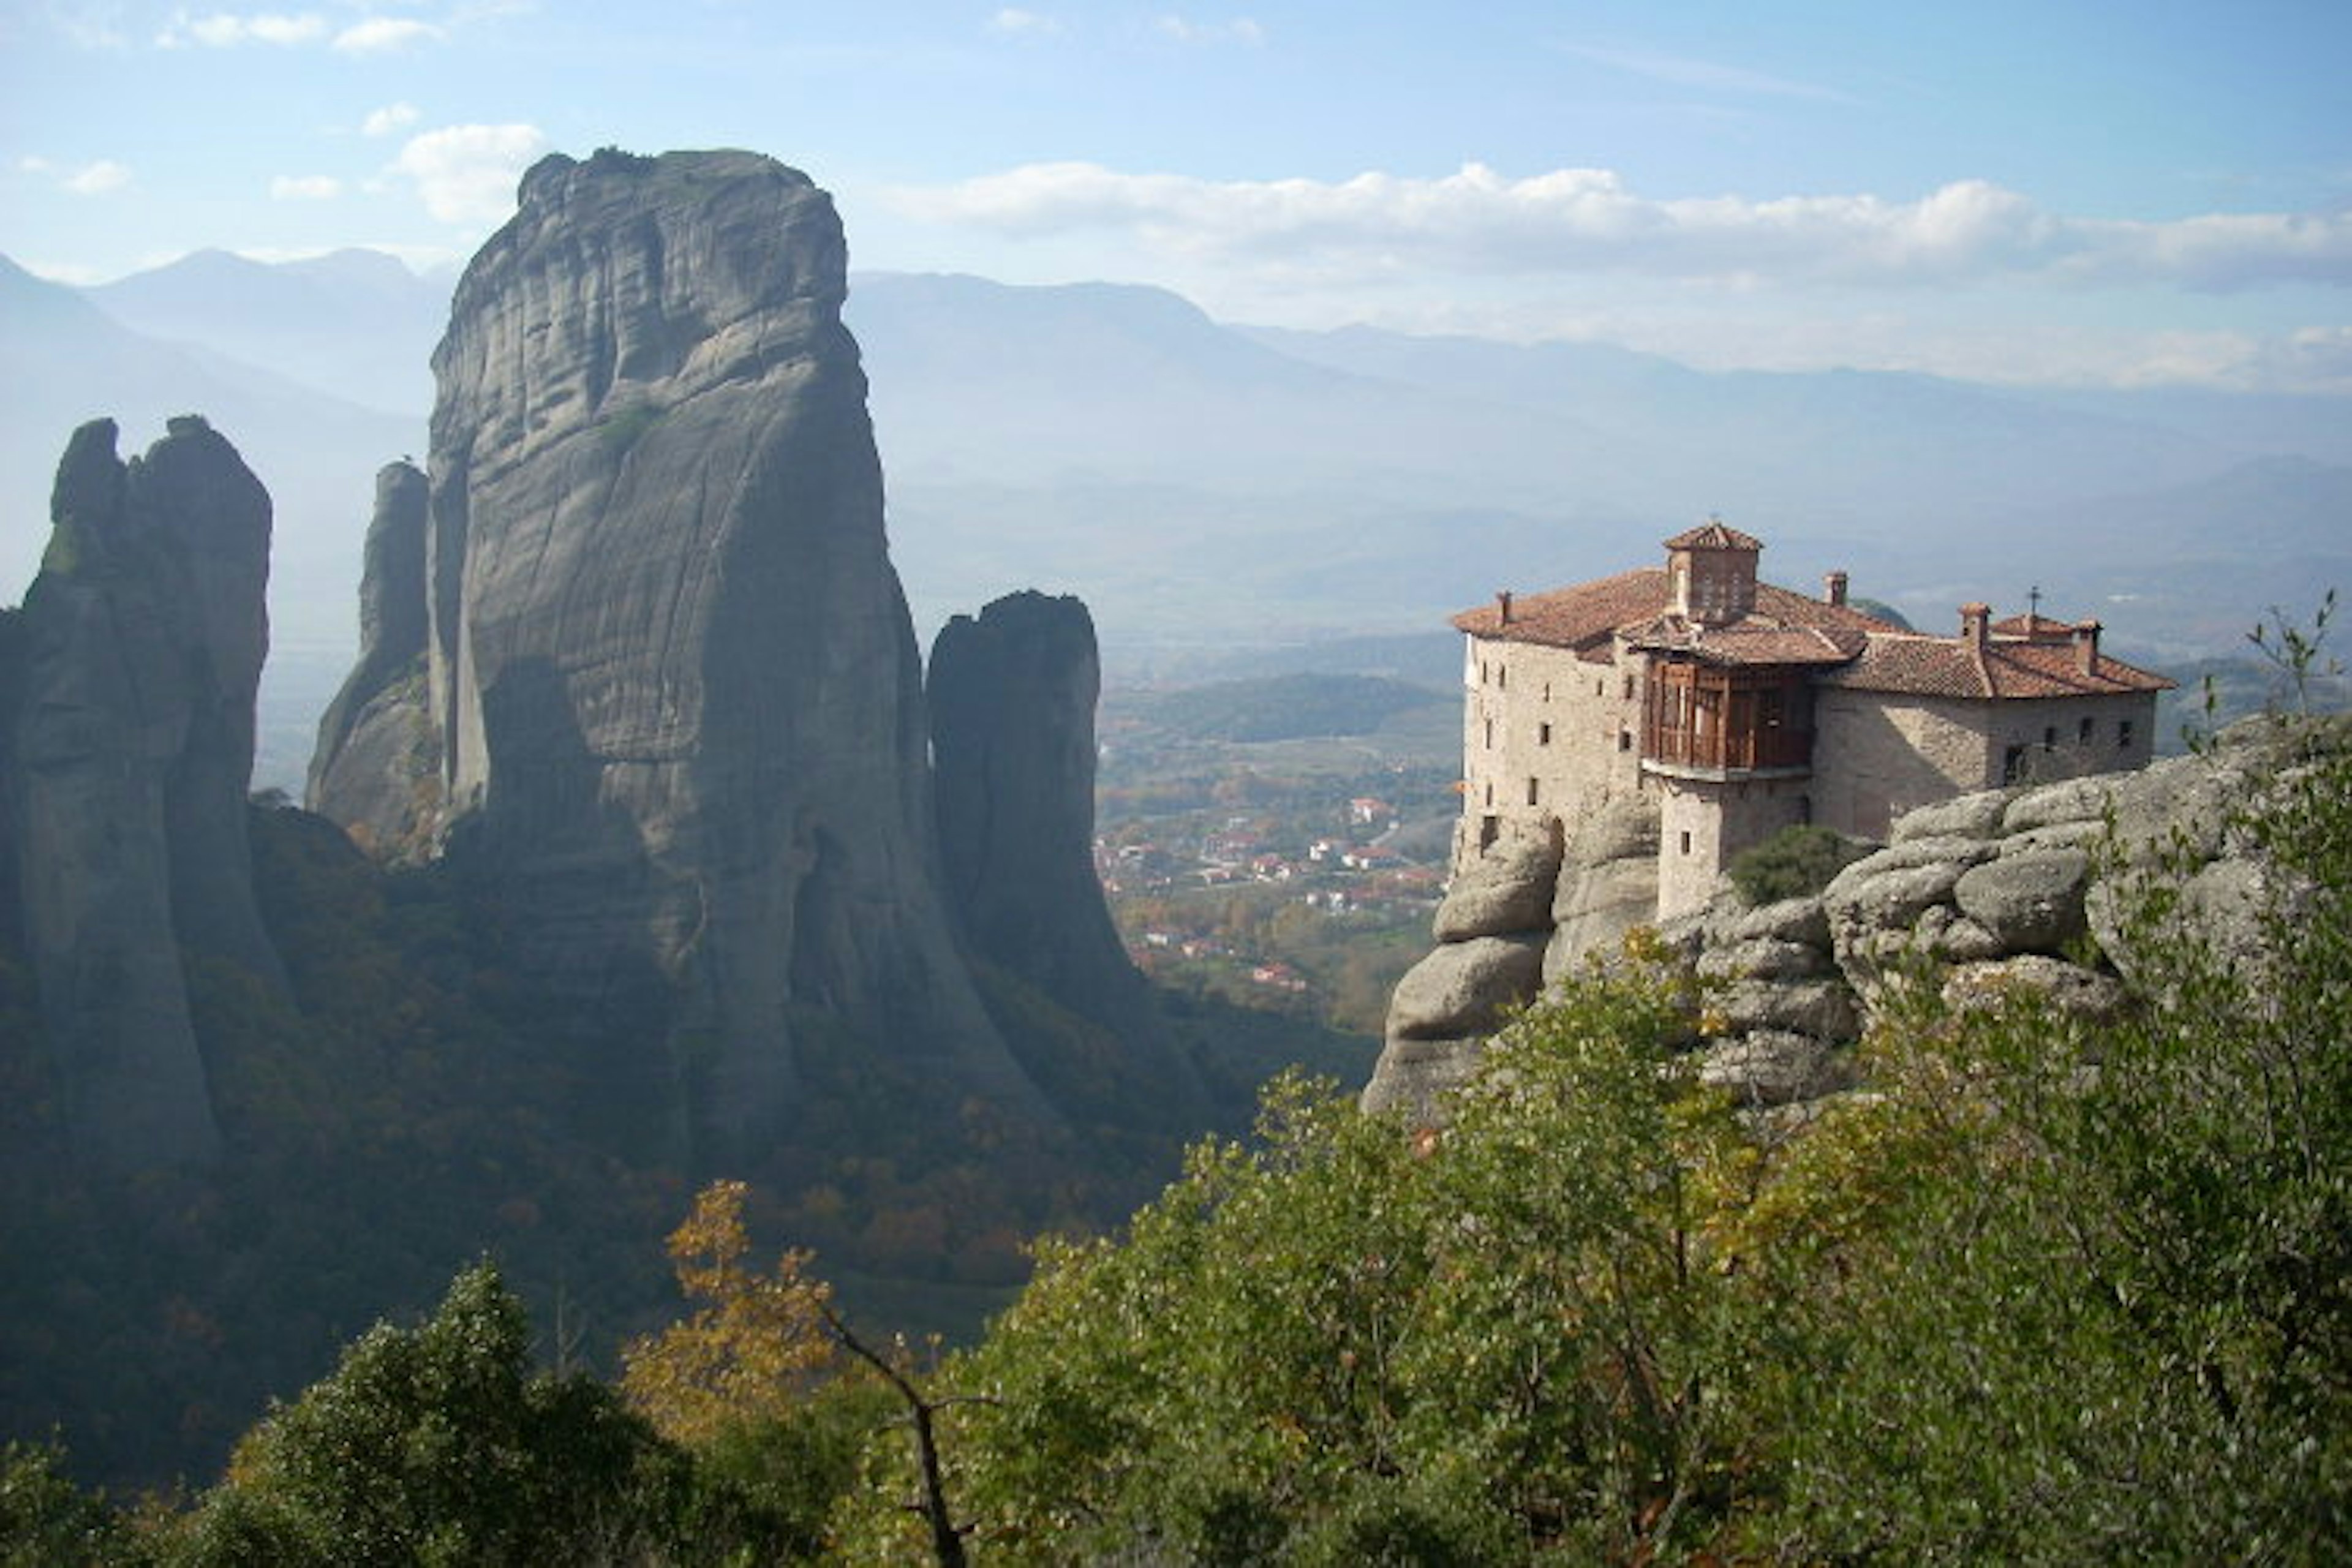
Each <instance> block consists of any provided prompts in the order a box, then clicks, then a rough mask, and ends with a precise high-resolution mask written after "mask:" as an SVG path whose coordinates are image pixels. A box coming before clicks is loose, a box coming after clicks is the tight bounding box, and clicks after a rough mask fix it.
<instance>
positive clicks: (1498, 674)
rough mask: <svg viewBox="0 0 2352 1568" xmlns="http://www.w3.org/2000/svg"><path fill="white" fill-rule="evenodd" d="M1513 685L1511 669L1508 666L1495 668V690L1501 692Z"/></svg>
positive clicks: (1503, 665) (1499, 665) (1501, 665)
mask: <svg viewBox="0 0 2352 1568" xmlns="http://www.w3.org/2000/svg"><path fill="white" fill-rule="evenodd" d="M1510 683H1511V668H1510V666H1508V665H1506V664H1498V665H1496V667H1495V689H1496V690H1497V691H1500V690H1502V689H1503V688H1505V687H1507V686H1508V685H1510Z"/></svg>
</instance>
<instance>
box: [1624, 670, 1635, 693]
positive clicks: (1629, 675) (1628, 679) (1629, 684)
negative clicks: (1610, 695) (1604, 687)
mask: <svg viewBox="0 0 2352 1568" xmlns="http://www.w3.org/2000/svg"><path fill="white" fill-rule="evenodd" d="M1625 695H1626V696H1627V697H1629V698H1630V697H1632V696H1633V671H1632V670H1630V669H1629V670H1627V671H1626V672H1625Z"/></svg>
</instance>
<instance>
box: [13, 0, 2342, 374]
mask: <svg viewBox="0 0 2352 1568" xmlns="http://www.w3.org/2000/svg"><path fill="white" fill-rule="evenodd" d="M2347 82H2352V5H2347V4H2344V3H2343V0H2294V3H2282V0H2229V3H2226V4H2225V3H2222V0H2207V3H2202V4H2168V3H2167V0H2139V3H2137V4H2132V5H2122V4H2069V3H2067V0H2042V3H2041V4H2017V5H2012V4H2007V3H2004V0H1971V3H1969V4H1966V5H1961V4H1948V5H1928V6H1908V5H1887V4H1885V0H1877V3H1875V4H1868V5H1827V4H1822V5H1801V4H1790V5H1768V4H1760V3H1749V4H1745V5H1739V4H1725V5H1669V4H1664V3H1662V0H1651V3H1648V4H1607V3H1603V4H1550V5H1543V4H1513V3H1499V4H1497V3H1489V4H1483V5H1402V4H1391V5H1382V4H1379V3H1377V0H1357V3H1356V4H1351V5H1341V4H1320V3H1315V4H1256V3H1245V4H1242V5H1236V6H1231V7H1218V8H1201V7H1196V6H1193V5H1190V4H1187V5H1183V6H1181V7H1180V8H1170V7H1167V6H1161V5H1150V4H1145V5H1116V4H1108V5H1077V4H1058V3H1056V0H1030V3H1029V4H1027V5H1021V6H1000V5H985V4H980V5H964V4H948V3H943V0H930V3H920V4H894V3H891V0H874V3H872V4H868V5H862V6H860V5H842V4H839V3H838V0H835V3H833V4H828V5H821V6H820V5H801V4H793V3H762V0H669V3H667V4H664V5H657V6H656V5H623V4H572V3H566V0H269V3H268V5H266V6H252V7H248V6H246V5H242V4H240V3H239V0H229V3H228V4H226V5H222V6H214V5H205V4H198V5H176V4H153V3H146V0H115V3H110V0H89V3H73V0H0V252H5V253H6V254H7V255H9V256H10V257H12V258H15V259H16V260H17V261H19V262H20V263H22V264H24V265H26V266H28V267H31V268H34V269H35V270H37V271H40V272H43V273H46V274H47V275H50V276H54V277H59V278H65V279H74V280H83V281H95V280H100V279H107V278H111V277H116V276H120V275H121V274H122V273H125V272H128V271H132V270H137V269H139V268H143V267H149V266H153V265H157V264H159V263H161V262H163V261H166V260H169V259H171V258H174V257H176V256H178V255H180V254H183V253H184V252H186V251H188V250H190V249H194V248H198V247H223V248H228V249H234V250H239V251H243V252H247V253H248V254H252V255H256V256H260V257H265V258H279V257H287V256H294V255H300V254H305V253H310V252H316V251H320V250H324V249H331V248H334V247H341V246H347V245H367V246H378V247H384V248H388V249H392V250H394V252H395V253H397V254H400V255H402V256H403V257H404V258H408V259H410V260H411V261H412V263H413V264H417V265H427V264H431V263H433V262H436V261H439V262H442V263H445V264H446V263H449V262H454V261H457V260H461V259H462V258H464V257H465V256H466V255H467V254H468V253H469V252H470V250H471V248H472V247H473V246H474V245H475V244H476V243H478V241H479V239H480V238H481V237H483V236H484V235H486V234H487V233H488V231H489V230H490V229H491V228H492V227H494V226H496V225H497V224H498V222H499V221H500V220H501V218H502V217H503V216H505V214H506V213H507V212H508V211H509V210H510V207H511V197H512V190H513V184H514V180H515V177H516V175H517V174H519V173H520V170H521V168H522V167H524V166H525V165H527V164H528V163H529V162H530V160H532V159H533V158H535V157H537V156H538V155H540V154H541V153H545V152H549V151H563V152H569V153H574V154H581V155H584V154H585V153H588V152H590V151H592V150H593V149H594V148H595V147H597V146H600V145H604V144H614V145H619V146H622V147H625V148H628V149H630V150H632V151H638V152H652V151H658V150H661V149H663V148H668V147H685V146H719V145H732V146H745V147H751V148H755V149H757V150H759V151H761V152H765V153H772V154H774V155H776V156H777V157H780V158H782V159H783V160H784V161H785V162H787V163H793V164H794V165H796V166H798V167H801V168H803V169H806V170H807V171H808V172H809V173H810V174H812V175H814V177H815V178H816V179H817V180H818V182H819V183H820V184H824V186H826V188H828V189H829V190H831V191H832V192H833V193H834V194H835V197H836V199H837V200H838V202H839V204H840V206H841V208H842V212H843V216H844V217H845V220H846V222H847V225H848V227H849V237H850V246H851V253H852V257H853V261H854V263H855V264H856V265H857V266H861V267H867V268H893V269H906V270H931V271H969V272H978V273H982V274H984V275H987V276H991V277H995V278H1000V279H1005V280H1008V281H1016V282H1046V281H1063V280H1073V279H1097V278H1107V279H1120V280H1128V281H1138V282H1151V283H1160V284H1163V285H1165V286H1167V287H1170V288H1173V289H1178V290H1180V291H1181V292H1183V293H1184V294H1186V295H1187V296H1188V297H1190V298H1192V299H1193V300H1196V301H1197V302H1199V303H1200V304H1201V305H1202V306H1203V307H1204V308H1206V309H1207V310H1210V311H1211V312H1212V313H1213V314H1214V315H1217V316H1219V317H1220V318H1223V319H1226V320H1234V321H1262V322H1273V323H1279V324H1289V325H1298V326H1310V327H1320V326H1334V325H1339V324H1342V323H1344V322H1347V321H1371V322H1375V323H1377V324H1381V325H1385V326H1390V327H1394V328H1399V329H1402V330H1407V331H1475V332H1480V333H1484V334H1487V335H1494V336H1504V337H1511V338H1517V339H1535V338H1545V337H1570V338H1591V339H1598V340H1602V341H1609V342H1622V343H1626V344H1629V345H1631V346H1633V347H1638V348H1645V349H1652V350H1655V351H1658V352H1662V353H1671V354H1674V355H1675V356H1676V357H1678V358H1682V359H1685V360H1687V361H1689V362H1691V363H1698V364H1702V365H1706V366H1709V367H1734V366H1755V367H1768V368H1815V367H1820V366H1825V365H1835V364H1848V365H1858V366H1866V367H1871V368H1900V369H1917V370H1928V371H1937V372H1942V373H1947V374H1959V375H1967V376H1974V377H1980V378H1987V379H1995V380H2004V381H2018V382H2027V383H2033V382H2053V383H2090V384H2171V383H2181V384H2210V385H2217V386H2225V387H2236V388H2246V389H2280V390H2300V391H2320V392H2329V393H2336V394H2352V312H2347V297H2352V296H2347V286H2352V89H2347Z"/></svg>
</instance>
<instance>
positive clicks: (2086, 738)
mask: <svg viewBox="0 0 2352 1568" xmlns="http://www.w3.org/2000/svg"><path fill="white" fill-rule="evenodd" d="M2097 728H2098V725H2097V723H2096V722H2095V721H2092V720H2089V719H2085V720H2084V721H2082V722H2081V723H2079V724H2076V725H2075V726H2074V743H2075V744H2076V745H2078V746H2087V745H2089V744H2090V743H2091V731H2094V730H2095V729H2097Z"/></svg>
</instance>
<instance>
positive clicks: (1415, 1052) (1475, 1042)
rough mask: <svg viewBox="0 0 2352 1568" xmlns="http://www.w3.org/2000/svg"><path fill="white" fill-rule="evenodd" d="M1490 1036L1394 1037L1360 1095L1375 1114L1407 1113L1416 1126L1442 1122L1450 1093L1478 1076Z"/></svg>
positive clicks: (1405, 1118)
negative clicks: (1410, 1038)
mask: <svg viewBox="0 0 2352 1568" xmlns="http://www.w3.org/2000/svg"><path fill="white" fill-rule="evenodd" d="M1485 1062H1486V1037H1485V1036H1483V1035H1473V1036H1470V1037H1466V1038H1463V1039H1450V1040H1397V1039H1392V1040H1391V1041H1389V1043H1388V1046H1387V1047H1386V1048H1385V1049H1383V1050H1382V1051H1381V1058H1380V1060H1379V1062H1378V1063H1376V1064H1375V1065H1374V1066H1373V1068H1372V1077H1371V1081H1370V1082H1369V1083H1367V1084H1366V1085H1365V1086H1364V1092H1363V1094H1362V1096H1361V1098H1360V1100H1359V1103H1360V1104H1361V1105H1362V1107H1363V1108H1364V1110H1366V1111H1368V1112H1370V1114H1372V1115H1375V1116H1382V1115H1395V1116H1402V1118H1403V1119H1404V1120H1405V1121H1407V1122H1408V1123H1410V1124H1412V1125H1413V1126H1416V1127H1433V1126H1442V1125H1443V1124H1444V1121H1445V1120H1446V1110H1445V1097H1446V1096H1447V1095H1448V1094H1450V1093H1452V1092H1453V1091H1454V1089H1459V1088H1461V1087H1462V1086H1463V1085H1464V1084H1465V1083H1467V1082H1469V1081H1470V1079H1473V1078H1475V1077H1476V1076H1477V1073H1478V1069H1479V1068H1480V1067H1481V1066H1483V1065H1484V1064H1485Z"/></svg>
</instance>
